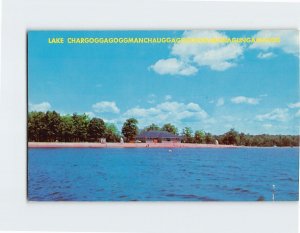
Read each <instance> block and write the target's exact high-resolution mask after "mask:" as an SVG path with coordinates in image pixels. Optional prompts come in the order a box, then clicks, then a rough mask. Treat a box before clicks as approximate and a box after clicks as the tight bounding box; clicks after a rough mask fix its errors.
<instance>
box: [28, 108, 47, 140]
mask: <svg viewBox="0 0 300 233" xmlns="http://www.w3.org/2000/svg"><path fill="white" fill-rule="evenodd" d="M44 118H45V113H43V112H30V113H29V114H28V140H29V141H35V142H40V141H43V139H44V138H43V136H42V135H43V133H44V132H45V130H46V124H45V121H44ZM45 139H46V138H45Z"/></svg>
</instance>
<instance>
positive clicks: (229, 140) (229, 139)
mask: <svg viewBox="0 0 300 233" xmlns="http://www.w3.org/2000/svg"><path fill="white" fill-rule="evenodd" d="M239 142H240V139H239V133H238V132H237V131H235V130H234V129H230V130H229V131H228V132H227V133H225V134H224V137H223V143H224V144H227V145H238V144H239Z"/></svg>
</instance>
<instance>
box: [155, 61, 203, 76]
mask: <svg viewBox="0 0 300 233" xmlns="http://www.w3.org/2000/svg"><path fill="white" fill-rule="evenodd" d="M150 68H151V69H153V70H154V71H155V72H156V73H158V74H162V75H163V74H171V75H183V76H189V75H193V74H195V73H197V71H198V69H197V68H196V67H194V66H192V65H190V64H187V63H185V62H183V61H180V60H178V59H177V58H169V59H160V60H158V61H157V62H156V63H155V64H154V65H152V66H150Z"/></svg>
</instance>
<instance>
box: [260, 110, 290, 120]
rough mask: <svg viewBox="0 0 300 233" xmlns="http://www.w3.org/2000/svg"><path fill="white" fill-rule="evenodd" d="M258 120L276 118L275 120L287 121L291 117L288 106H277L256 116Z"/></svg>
mask: <svg viewBox="0 0 300 233" xmlns="http://www.w3.org/2000/svg"><path fill="white" fill-rule="evenodd" d="M256 119H257V120H260V121H264V120H275V121H287V120H288V119H289V114H288V109H287V108H276V109H274V110H272V111H271V112H269V113H266V114H261V115H257V116H256Z"/></svg>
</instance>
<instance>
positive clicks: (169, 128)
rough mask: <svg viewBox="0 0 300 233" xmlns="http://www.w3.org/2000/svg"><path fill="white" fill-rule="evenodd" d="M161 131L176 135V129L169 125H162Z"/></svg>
mask: <svg viewBox="0 0 300 233" xmlns="http://www.w3.org/2000/svg"><path fill="white" fill-rule="evenodd" d="M161 130H162V131H167V132H169V133H173V134H175V135H178V129H177V128H176V127H175V126H174V125H172V124H170V123H167V124H164V125H163V127H162V128H161Z"/></svg>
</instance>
